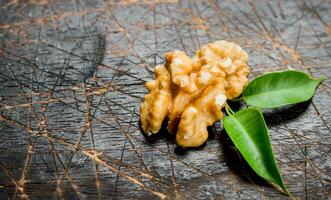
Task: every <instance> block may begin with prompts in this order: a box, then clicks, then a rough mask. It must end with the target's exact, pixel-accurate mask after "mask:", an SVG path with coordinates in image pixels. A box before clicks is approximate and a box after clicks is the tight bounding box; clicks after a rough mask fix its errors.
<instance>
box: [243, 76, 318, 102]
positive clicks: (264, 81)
mask: <svg viewBox="0 0 331 200" xmlns="http://www.w3.org/2000/svg"><path fill="white" fill-rule="evenodd" d="M322 80H323V79H315V78H311V77H310V76H308V75H307V74H305V73H303V72H300V71H293V70H290V71H285V72H274V73H269V74H265V75H262V76H259V77H257V78H256V79H254V80H253V81H252V82H250V83H249V84H248V85H247V87H246V88H245V89H244V92H243V97H244V100H245V101H246V103H247V104H249V105H251V106H254V107H258V108H274V107H278V106H284V105H289V104H294V103H300V102H304V101H308V100H309V99H310V98H312V97H313V95H314V93H315V89H316V87H317V86H318V85H319V84H320V83H321V81H322Z"/></svg>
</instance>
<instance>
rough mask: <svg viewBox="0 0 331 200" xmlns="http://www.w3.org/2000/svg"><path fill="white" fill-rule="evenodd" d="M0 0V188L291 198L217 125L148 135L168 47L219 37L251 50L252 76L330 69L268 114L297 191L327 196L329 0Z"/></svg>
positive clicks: (43, 193) (330, 158) (57, 193)
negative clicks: (193, 141)
mask: <svg viewBox="0 0 331 200" xmlns="http://www.w3.org/2000/svg"><path fill="white" fill-rule="evenodd" d="M0 2H1V3H0V4H1V6H0V38H1V39H0V40H1V41H0V66H1V67H0V114H1V115H0V199H12V198H13V199H15V198H29V199H39V198H40V199H48V198H60V199H62V198H64V199H77V198H82V199H87V198H88V199H110V198H114V199H115V198H116V199H158V198H160V197H169V198H170V199H175V198H177V199H224V198H227V199H265V198H270V199H287V198H288V197H286V196H284V195H282V194H281V193H280V192H279V191H277V190H275V189H274V188H272V187H271V186H269V185H267V184H266V183H265V182H263V181H262V180H260V179H259V178H258V177H257V176H256V175H255V174H254V173H252V171H251V170H250V169H249V168H248V167H247V164H245V163H244V162H243V160H242V159H241V158H240V157H238V153H237V152H236V150H235V148H234V147H233V145H232V144H231V142H230V141H229V138H228V137H227V135H226V133H225V132H224V131H222V125H221V123H218V124H216V125H215V126H214V127H213V128H211V129H210V138H209V139H208V141H207V144H206V145H204V146H203V147H201V148H198V149H192V150H187V151H183V150H181V149H179V148H177V147H176V144H175V142H174V140H173V138H171V137H166V134H165V133H161V134H159V135H157V136H156V138H154V139H153V140H146V138H144V136H143V135H142V134H141V131H140V129H139V104H140V102H141V100H142V98H143V96H144V95H145V94H146V92H147V91H146V90H145V88H144V83H145V82H146V81H147V80H148V79H151V78H153V73H152V70H153V67H154V66H155V65H156V64H159V63H163V62H164V60H163V58H162V56H163V54H164V53H165V52H167V51H170V50H173V49H181V50H185V51H186V52H187V53H188V54H190V55H192V53H193V52H194V51H195V50H196V49H198V48H199V47H200V46H201V45H203V44H205V43H208V42H211V41H215V40H220V39H226V40H230V41H234V42H236V43H237V44H239V45H241V46H242V47H243V48H244V49H245V50H246V51H247V52H248V53H249V56H250V60H249V64H250V66H251V67H252V74H251V78H253V77H255V76H257V75H259V74H262V73H265V72H270V71H276V70H281V69H292V68H295V69H298V70H303V71H305V72H307V73H310V74H312V75H313V76H324V77H326V78H327V79H326V80H325V81H324V82H323V83H322V84H321V85H320V86H319V88H318V90H317V92H316V95H315V96H314V98H313V100H312V101H310V102H308V103H305V104H300V105H297V106H294V107H290V108H287V109H282V110H276V111H272V112H270V111H267V112H266V120H267V122H268V126H269V128H270V137H271V140H272V145H273V148H274V152H275V155H276V158H277V163H278V164H279V167H280V169H281V172H282V174H283V177H284V181H285V183H286V184H287V185H288V188H289V190H290V191H291V192H292V194H293V196H294V197H298V198H302V199H330V195H331V194H330V192H331V182H330V181H331V154H330V153H331V134H330V126H331V123H330V122H331V81H330V78H331V62H330V59H331V2H330V1H327V0H326V1H323V0H316V1H315V0H306V1H248V2H246V1H234V0H231V1H214V0H211V1H199V0H191V1H180V2H177V1H175V0H170V1H165V0H158V1H136V0H128V1H78V0H77V1H58V0H54V1H46V0H42V1H32V0H31V1H14V0H11V1H0Z"/></svg>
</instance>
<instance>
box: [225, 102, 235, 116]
mask: <svg viewBox="0 0 331 200" xmlns="http://www.w3.org/2000/svg"><path fill="white" fill-rule="evenodd" d="M225 111H226V114H227V115H233V114H234V112H233V110H232V109H231V108H230V106H229V105H228V104H226V106H225Z"/></svg>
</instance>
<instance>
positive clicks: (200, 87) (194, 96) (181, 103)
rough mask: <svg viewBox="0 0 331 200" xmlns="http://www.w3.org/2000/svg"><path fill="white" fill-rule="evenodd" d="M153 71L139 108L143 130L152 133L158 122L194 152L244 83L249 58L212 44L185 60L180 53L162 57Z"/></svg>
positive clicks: (224, 45)
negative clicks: (152, 77) (166, 121)
mask: <svg viewBox="0 0 331 200" xmlns="http://www.w3.org/2000/svg"><path fill="white" fill-rule="evenodd" d="M165 58H166V64H165V65H164V66H163V65H159V66H156V67H155V69H154V72H155V80H151V81H148V82H147V83H146V88H147V89H148V90H149V92H150V93H149V94H148V95H146V96H145V99H144V102H143V103H142V104H141V106H140V122H141V127H142V130H143V131H144V132H145V133H146V134H147V135H151V134H153V133H157V132H158V131H159V130H160V128H161V125H162V123H163V121H164V120H165V119H167V120H168V126H167V129H168V131H169V132H170V133H172V134H176V142H177V144H178V145H179V146H182V147H197V146H200V145H201V144H203V143H204V142H205V141H206V140H207V138H208V132H207V127H208V126H211V125H212V124H213V123H214V122H216V121H218V120H220V119H222V118H223V113H222V111H221V109H222V108H223V107H225V105H226V100H227V99H233V98H236V97H238V96H239V95H240V94H241V93H242V91H243V88H244V87H245V85H246V84H247V83H248V78H247V76H248V73H249V67H248V65H247V60H248V55H247V53H246V52H245V51H244V50H243V49H242V48H241V47H240V46H238V45H236V44H235V43H232V42H227V41H224V40H222V41H216V42H214V43H209V44H206V45H204V46H203V47H202V48H201V50H198V51H197V52H196V53H195V56H194V57H193V58H190V57H189V56H187V55H186V54H185V52H182V51H173V52H169V53H166V55H165Z"/></svg>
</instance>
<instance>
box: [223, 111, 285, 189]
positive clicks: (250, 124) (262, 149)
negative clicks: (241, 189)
mask: <svg viewBox="0 0 331 200" xmlns="http://www.w3.org/2000/svg"><path fill="white" fill-rule="evenodd" d="M223 123H224V128H225V130H226V132H227V133H228V134H229V136H230V138H231V140H232V141H233V143H234V144H235V145H236V147H237V149H238V150H239V151H240V153H241V154H242V155H243V157H244V158H245V160H246V161H247V163H248V164H249V165H250V166H251V168H252V169H253V170H254V171H255V172H256V173H257V174H258V175H259V176H261V177H262V178H264V179H265V180H267V181H269V182H271V183H274V184H276V185H277V186H279V187H280V188H281V189H282V190H283V191H284V192H285V193H287V194H288V192H287V189H286V187H285V185H284V183H283V181H282V178H281V175H280V173H279V170H278V168H277V165H276V162H275V159H274V156H273V152H272V147H271V143H270V140H269V134H268V129H267V126H266V124H265V121H264V118H263V116H262V113H261V112H260V111H259V110H258V109H256V108H247V109H244V110H241V111H239V112H237V113H235V114H233V115H230V116H227V117H225V118H224V120H223Z"/></svg>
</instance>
